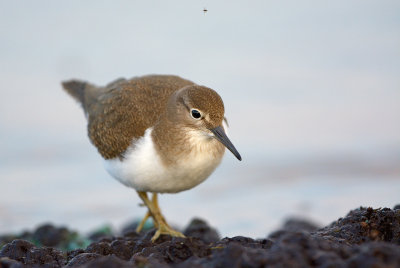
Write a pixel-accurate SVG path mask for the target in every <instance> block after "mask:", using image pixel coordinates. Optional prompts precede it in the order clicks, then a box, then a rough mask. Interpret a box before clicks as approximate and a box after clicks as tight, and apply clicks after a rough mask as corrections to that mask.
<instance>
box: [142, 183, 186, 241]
mask: <svg viewBox="0 0 400 268" xmlns="http://www.w3.org/2000/svg"><path fill="white" fill-rule="evenodd" d="M138 194H139V197H140V198H141V199H142V200H143V203H144V204H145V205H146V206H147V208H148V209H149V211H148V213H149V214H150V216H151V217H152V218H153V220H154V223H155V224H156V226H157V232H156V233H155V234H154V236H153V237H152V238H151V241H152V242H154V241H156V240H157V238H159V237H160V235H162V234H166V235H170V236H176V237H185V236H184V235H183V234H182V233H180V232H177V231H175V230H173V229H172V228H171V227H169V225H168V224H167V223H166V222H165V219H164V217H163V216H162V215H161V212H160V208H159V207H158V198H157V194H154V195H153V198H152V201H150V200H149V198H148V197H147V193H146V192H139V191H138ZM146 215H147V214H146ZM145 218H146V217H145Z"/></svg>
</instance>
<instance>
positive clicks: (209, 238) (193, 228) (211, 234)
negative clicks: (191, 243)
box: [183, 218, 220, 243]
mask: <svg viewBox="0 0 400 268" xmlns="http://www.w3.org/2000/svg"><path fill="white" fill-rule="evenodd" d="M183 234H184V235H185V236H187V237H195V238H199V239H201V240H203V241H204V242H205V243H213V242H217V241H218V240H219V239H220V237H219V234H218V232H217V230H215V229H214V228H212V227H210V226H209V225H208V224H207V222H205V221H203V220H201V219H197V218H195V219H193V220H192V221H191V222H190V223H189V225H188V226H187V227H186V229H185V230H184V232H183Z"/></svg>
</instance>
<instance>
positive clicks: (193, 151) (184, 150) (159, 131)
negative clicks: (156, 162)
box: [151, 120, 225, 166]
mask: <svg viewBox="0 0 400 268" xmlns="http://www.w3.org/2000/svg"><path fill="white" fill-rule="evenodd" d="M151 136H152V140H153V143H154V146H155V148H156V150H157V152H158V153H159V155H160V157H161V160H162V162H163V163H164V164H165V165H167V166H170V165H176V164H178V163H179V162H181V161H185V160H188V158H190V157H197V156H198V154H205V153H206V154H209V155H210V158H222V156H223V154H224V151H225V147H224V146H223V145H222V144H221V143H220V142H218V141H217V140H216V139H214V138H213V137H211V136H207V135H205V134H203V133H201V132H200V131H198V130H196V129H193V128H190V127H187V126H184V125H181V124H176V123H175V122H171V121H169V120H160V121H159V122H158V123H157V124H156V125H155V126H154V128H153V132H152V135H151Z"/></svg>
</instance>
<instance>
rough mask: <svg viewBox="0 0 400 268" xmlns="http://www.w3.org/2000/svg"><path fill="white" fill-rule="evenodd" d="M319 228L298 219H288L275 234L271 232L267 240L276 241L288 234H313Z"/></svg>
mask: <svg viewBox="0 0 400 268" xmlns="http://www.w3.org/2000/svg"><path fill="white" fill-rule="evenodd" d="M319 228H320V227H319V226H318V225H317V224H315V223H312V222H310V221H308V220H305V219H299V218H289V219H287V220H286V221H285V222H284V224H283V226H282V227H281V228H280V229H279V230H278V231H275V232H272V233H271V234H270V235H269V236H268V238H269V239H272V240H276V239H278V238H279V237H280V236H282V235H284V234H286V233H288V232H313V231H316V230H318V229H319Z"/></svg>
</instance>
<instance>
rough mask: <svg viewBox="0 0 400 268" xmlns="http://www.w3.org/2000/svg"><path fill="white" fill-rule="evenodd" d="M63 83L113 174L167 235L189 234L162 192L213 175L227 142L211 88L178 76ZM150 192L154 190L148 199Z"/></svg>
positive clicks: (218, 99)
mask: <svg viewBox="0 0 400 268" xmlns="http://www.w3.org/2000/svg"><path fill="white" fill-rule="evenodd" d="M62 85H63V87H64V89H65V90H66V91H67V92H68V93H69V94H70V95H71V96H72V97H73V98H75V99H76V100H77V101H78V102H79V103H80V104H81V105H82V108H83V110H84V113H85V115H86V118H87V121H88V135H89V138H90V141H91V142H92V143H93V145H94V146H96V148H97V150H98V151H99V153H100V154H101V156H102V157H103V159H104V162H105V168H106V170H107V171H108V173H109V174H110V175H111V176H112V177H114V178H115V179H117V180H118V181H120V182H121V183H123V184H125V185H126V186H128V187H131V188H134V189H135V190H136V191H137V193H138V194H139V197H140V198H141V199H142V200H143V203H144V204H145V206H146V207H147V208H148V211H147V214H146V215H145V217H144V218H143V220H142V221H141V223H140V224H139V225H138V227H137V229H136V231H137V232H140V231H141V230H142V228H143V225H144V223H145V222H146V220H147V219H148V218H149V217H152V218H153V222H154V225H155V226H156V228H157V231H156V233H155V234H154V236H153V237H152V241H155V240H156V239H157V238H158V237H159V236H160V235H161V234H168V235H171V236H177V237H184V235H183V234H182V233H180V232H178V231H175V230H174V229H172V228H171V227H170V226H169V225H168V223H167V222H166V220H165V218H164V216H163V215H162V214H161V211H160V208H159V206H158V198H157V194H158V193H177V192H181V191H185V190H188V189H191V188H193V187H195V186H196V185H198V184H200V183H201V182H203V181H204V180H205V179H207V177H208V176H210V174H211V173H212V172H213V171H214V170H215V168H216V167H217V166H218V165H219V164H220V162H221V160H222V157H223V155H224V152H225V147H226V148H228V149H229V150H230V151H231V152H232V153H233V154H234V156H236V158H237V159H239V160H241V159H242V158H241V156H240V154H239V152H238V151H237V150H236V149H235V147H234V146H233V144H232V143H231V141H230V140H229V138H228V137H227V135H226V127H227V124H226V118H225V117H224V104H223V102H222V99H221V97H220V96H219V95H218V93H217V92H215V91H214V90H213V89H211V88H208V87H205V86H200V85H196V84H195V83H193V82H191V81H189V80H186V79H182V78H180V77H178V76H172V75H148V76H142V77H135V78H133V79H130V80H126V79H118V80H116V81H114V82H111V83H110V84H108V85H106V86H104V87H97V86H94V85H92V84H90V83H87V82H83V81H78V80H71V81H66V82H63V83H62ZM147 192H151V193H152V194H153V195H152V198H151V199H150V198H149V197H148V195H147Z"/></svg>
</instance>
